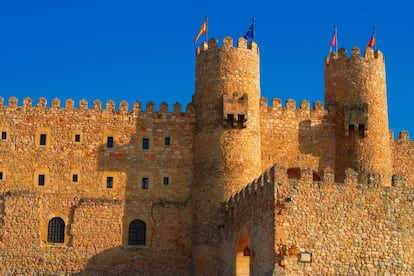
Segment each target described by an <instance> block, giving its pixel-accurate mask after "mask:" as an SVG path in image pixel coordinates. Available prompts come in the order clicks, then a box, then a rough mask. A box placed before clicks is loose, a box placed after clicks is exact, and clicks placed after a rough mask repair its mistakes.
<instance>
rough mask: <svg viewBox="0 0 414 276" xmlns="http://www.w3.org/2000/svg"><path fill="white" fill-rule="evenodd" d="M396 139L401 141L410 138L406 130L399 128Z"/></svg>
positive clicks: (406, 140)
mask: <svg viewBox="0 0 414 276" xmlns="http://www.w3.org/2000/svg"><path fill="white" fill-rule="evenodd" d="M398 140H399V141H402V142H408V141H409V140H410V139H409V136H408V131H406V130H401V131H400V133H399V134H398Z"/></svg>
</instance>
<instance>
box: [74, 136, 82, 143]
mask: <svg viewBox="0 0 414 276" xmlns="http://www.w3.org/2000/svg"><path fill="white" fill-rule="evenodd" d="M80 140H81V136H80V134H75V142H80Z"/></svg>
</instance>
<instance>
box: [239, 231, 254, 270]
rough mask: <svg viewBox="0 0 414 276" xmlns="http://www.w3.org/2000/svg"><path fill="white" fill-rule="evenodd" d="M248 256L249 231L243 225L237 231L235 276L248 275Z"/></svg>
mask: <svg viewBox="0 0 414 276" xmlns="http://www.w3.org/2000/svg"><path fill="white" fill-rule="evenodd" d="M250 256H251V247H250V239H249V233H248V232H247V228H246V227H243V228H242V229H241V231H240V233H239V238H238V241H237V252H236V275H237V276H249V275H250Z"/></svg>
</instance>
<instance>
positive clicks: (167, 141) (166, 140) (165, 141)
mask: <svg viewBox="0 0 414 276" xmlns="http://www.w3.org/2000/svg"><path fill="white" fill-rule="evenodd" d="M164 144H165V145H166V146H169V145H170V144H171V138H170V137H165V140H164Z"/></svg>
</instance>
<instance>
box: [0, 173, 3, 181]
mask: <svg viewBox="0 0 414 276" xmlns="http://www.w3.org/2000/svg"><path fill="white" fill-rule="evenodd" d="M0 180H3V172H0Z"/></svg>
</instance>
